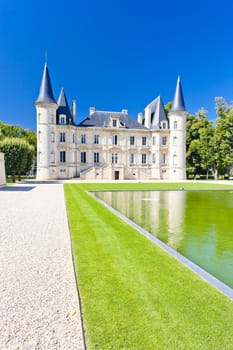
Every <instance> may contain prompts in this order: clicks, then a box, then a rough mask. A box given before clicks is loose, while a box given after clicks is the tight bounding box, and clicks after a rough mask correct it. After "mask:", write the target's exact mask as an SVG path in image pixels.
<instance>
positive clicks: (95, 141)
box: [94, 135, 99, 145]
mask: <svg viewBox="0 0 233 350" xmlns="http://www.w3.org/2000/svg"><path fill="white" fill-rule="evenodd" d="M94 144H95V145H98V144H99V135H94Z"/></svg>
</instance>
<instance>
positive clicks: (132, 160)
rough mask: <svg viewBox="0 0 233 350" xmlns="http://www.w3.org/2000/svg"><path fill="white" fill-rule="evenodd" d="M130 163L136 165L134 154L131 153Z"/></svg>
mask: <svg viewBox="0 0 233 350" xmlns="http://www.w3.org/2000/svg"><path fill="white" fill-rule="evenodd" d="M129 163H130V164H134V153H130V155H129Z"/></svg>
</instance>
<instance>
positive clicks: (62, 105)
mask: <svg viewBox="0 0 233 350" xmlns="http://www.w3.org/2000/svg"><path fill="white" fill-rule="evenodd" d="M57 104H58V109H57V124H66V125H67V124H73V117H72V113H71V111H70V107H69V104H68V101H67V98H66V94H65V90H64V87H62V89H61V92H60V95H59V98H58V101H57ZM61 118H64V119H63V121H64V122H63V123H61Z"/></svg>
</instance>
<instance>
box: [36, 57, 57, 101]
mask: <svg viewBox="0 0 233 350" xmlns="http://www.w3.org/2000/svg"><path fill="white" fill-rule="evenodd" d="M38 102H47V103H56V101H55V98H54V96H53V89H52V85H51V80H50V76H49V70H48V67H47V64H45V66H44V72H43V76H42V80H41V84H40V92H39V96H38V98H37V100H36V103H38Z"/></svg>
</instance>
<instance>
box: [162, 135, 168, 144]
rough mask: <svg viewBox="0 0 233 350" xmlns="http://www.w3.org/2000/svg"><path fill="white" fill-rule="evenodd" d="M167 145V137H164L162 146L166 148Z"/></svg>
mask: <svg viewBox="0 0 233 350" xmlns="http://www.w3.org/2000/svg"><path fill="white" fill-rule="evenodd" d="M166 144H167V136H162V145H163V146H166Z"/></svg>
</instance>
